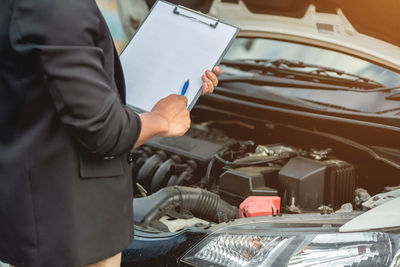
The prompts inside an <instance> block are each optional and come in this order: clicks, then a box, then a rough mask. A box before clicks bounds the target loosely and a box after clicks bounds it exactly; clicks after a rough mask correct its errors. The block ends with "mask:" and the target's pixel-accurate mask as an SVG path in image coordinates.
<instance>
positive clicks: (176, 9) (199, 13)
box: [174, 5, 219, 28]
mask: <svg viewBox="0 0 400 267" xmlns="http://www.w3.org/2000/svg"><path fill="white" fill-rule="evenodd" d="M178 8H181V9H184V10H186V11H189V12H193V13H196V14H198V15H200V16H203V17H206V18H209V19H211V20H214V21H215V23H208V22H206V21H203V20H201V19H198V18H196V17H192V16H189V15H186V14H183V13H181V12H179V10H178ZM174 14H177V15H181V16H184V17H187V18H189V19H193V20H196V21H198V22H201V23H204V24H206V25H208V26H210V27H212V28H217V25H218V22H219V20H218V19H216V18H213V17H211V16H209V15H206V14H203V13H201V12H198V11H195V10H191V9H189V8H187V7H184V6H181V5H178V6H176V7H175V8H174Z"/></svg>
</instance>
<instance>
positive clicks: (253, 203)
mask: <svg viewBox="0 0 400 267" xmlns="http://www.w3.org/2000/svg"><path fill="white" fill-rule="evenodd" d="M280 206H281V198H280V197H276V196H250V197H248V198H246V199H245V200H244V201H243V202H242V203H241V204H240V207H239V217H240V218H246V217H255V216H268V215H277V214H279V213H280Z"/></svg>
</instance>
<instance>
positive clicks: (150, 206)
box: [133, 186, 239, 225]
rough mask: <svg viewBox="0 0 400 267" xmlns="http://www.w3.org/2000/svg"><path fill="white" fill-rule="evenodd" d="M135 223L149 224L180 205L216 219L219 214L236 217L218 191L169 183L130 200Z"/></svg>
mask: <svg viewBox="0 0 400 267" xmlns="http://www.w3.org/2000/svg"><path fill="white" fill-rule="evenodd" d="M133 206H134V212H133V214H134V216H133V219H134V221H135V224H138V225H148V224H149V223H151V222H153V221H156V220H158V219H160V218H161V217H162V216H164V215H166V214H167V213H168V212H169V211H171V210H175V209H176V208H180V209H181V210H185V211H190V212H191V213H192V214H193V215H194V216H196V217H199V218H204V219H207V220H210V221H214V222H219V221H220V220H221V217H222V218H225V219H228V220H230V219H235V218H238V215H239V213H238V209H237V208H236V207H234V206H231V205H229V204H228V203H226V202H225V201H223V200H222V199H221V198H220V197H219V196H218V195H217V194H214V193H211V192H209V191H207V190H204V189H201V188H192V187H185V186H169V187H165V188H163V189H161V190H159V191H157V192H156V193H154V194H152V195H150V196H148V197H143V198H136V199H135V200H134V201H133Z"/></svg>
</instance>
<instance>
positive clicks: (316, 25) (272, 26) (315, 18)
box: [208, 0, 400, 70]
mask: <svg viewBox="0 0 400 267" xmlns="http://www.w3.org/2000/svg"><path fill="white" fill-rule="evenodd" d="M246 2H247V4H246V3H245V2H244V1H242V0H239V1H236V2H235V1H229V2H225V1H222V0H214V1H213V3H212V5H211V7H210V10H209V12H208V13H209V14H210V15H212V16H215V17H218V18H219V19H221V20H222V21H224V22H227V23H231V24H233V25H235V26H238V27H240V28H241V33H240V34H239V36H242V37H265V38H274V39H279V40H287V41H293V42H299V43H306V44H311V45H315V46H320V47H324V48H328V49H333V50H337V51H340V52H344V53H347V54H350V55H354V56H357V57H361V58H364V59H367V60H370V61H373V62H375V63H378V64H381V65H385V66H386V67H390V68H392V69H395V70H400V47H399V46H397V45H396V44H395V43H396V42H395V41H393V42H391V43H390V42H389V41H388V40H389V39H390V38H388V37H387V35H381V36H383V37H384V38H381V39H378V37H377V35H379V34H378V33H377V34H374V35H375V37H372V36H371V35H367V34H365V33H360V32H359V31H358V30H356V28H355V27H354V26H353V25H352V23H351V22H350V20H349V19H348V17H346V16H345V14H344V13H343V11H342V9H341V8H333V9H334V10H335V12H334V13H333V12H332V8H331V9H330V12H328V13H325V11H323V12H319V11H318V9H317V6H316V5H314V4H313V3H312V2H310V4H309V5H307V6H306V8H305V10H304V12H303V11H302V10H301V8H300V9H296V13H290V12H289V11H288V10H287V9H285V8H283V7H282V8H281V9H279V8H275V9H273V10H272V9H271V12H269V13H273V14H268V13H265V12H262V10H261V9H260V8H258V9H257V8H254V6H251V8H252V10H250V8H249V6H248V5H249V3H248V2H249V1H246ZM253 2H254V1H253ZM284 2H287V1H284ZM304 3H307V2H305V1H302V4H303V5H304ZM259 5H263V4H262V3H260V4H259ZM278 7H279V6H278ZM280 10H281V11H280ZM373 20H374V19H373V18H371V21H372V22H373ZM394 30H395V29H394ZM364 32H365V31H364ZM374 32H375V33H376V31H373V30H371V31H369V32H368V34H371V33H374ZM385 37H387V38H385ZM382 39H385V41H383V40H382Z"/></svg>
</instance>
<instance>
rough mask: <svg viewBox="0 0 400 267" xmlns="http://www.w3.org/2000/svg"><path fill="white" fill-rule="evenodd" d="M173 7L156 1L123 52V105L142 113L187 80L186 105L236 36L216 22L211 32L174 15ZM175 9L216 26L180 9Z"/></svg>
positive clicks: (192, 20) (227, 26)
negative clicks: (206, 72) (205, 73)
mask: <svg viewBox="0 0 400 267" xmlns="http://www.w3.org/2000/svg"><path fill="white" fill-rule="evenodd" d="M174 8H175V6H174V5H172V4H170V3H166V2H162V1H159V2H158V3H157V4H156V5H155V6H154V7H153V10H152V11H151V13H150V14H149V15H148V17H147V19H146V20H145V22H144V23H143V24H142V26H141V27H140V29H139V30H138V31H137V32H136V34H135V36H134V37H133V39H132V40H131V41H130V43H129V44H128V46H127V47H126V48H125V50H124V52H123V53H122V54H121V63H122V68H123V71H124V76H125V82H126V96H127V104H129V105H131V106H133V107H136V108H139V109H140V110H144V111H150V110H151V109H152V107H153V106H154V105H155V104H156V103H157V102H158V101H159V100H160V99H162V98H164V97H166V96H168V95H170V94H181V90H182V87H183V85H184V83H185V82H186V80H189V81H190V85H189V88H188V90H187V92H186V94H185V96H186V97H187V98H188V106H190V105H191V103H192V101H193V100H194V99H195V97H196V95H197V93H198V92H199V90H201V87H202V84H203V81H202V80H201V76H202V75H203V74H204V72H205V71H206V70H212V68H213V67H214V66H215V64H216V63H217V62H218V59H219V58H220V57H221V55H222V54H223V52H224V51H225V49H226V47H227V46H228V45H229V43H230V41H231V39H232V38H233V36H234V35H235V34H236V31H237V28H235V27H233V26H230V25H226V24H224V23H218V25H217V27H216V28H213V27H210V26H209V25H206V24H204V23H201V22H199V21H197V20H195V19H190V18H187V17H185V16H182V15H177V14H174V13H173V10H174ZM178 11H179V12H180V13H182V14H186V15H189V16H192V17H196V18H198V19H200V20H202V21H206V22H208V23H215V21H214V20H212V19H209V18H207V17H205V16H202V15H199V14H196V13H194V12H190V11H187V10H184V9H182V8H178Z"/></svg>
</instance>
